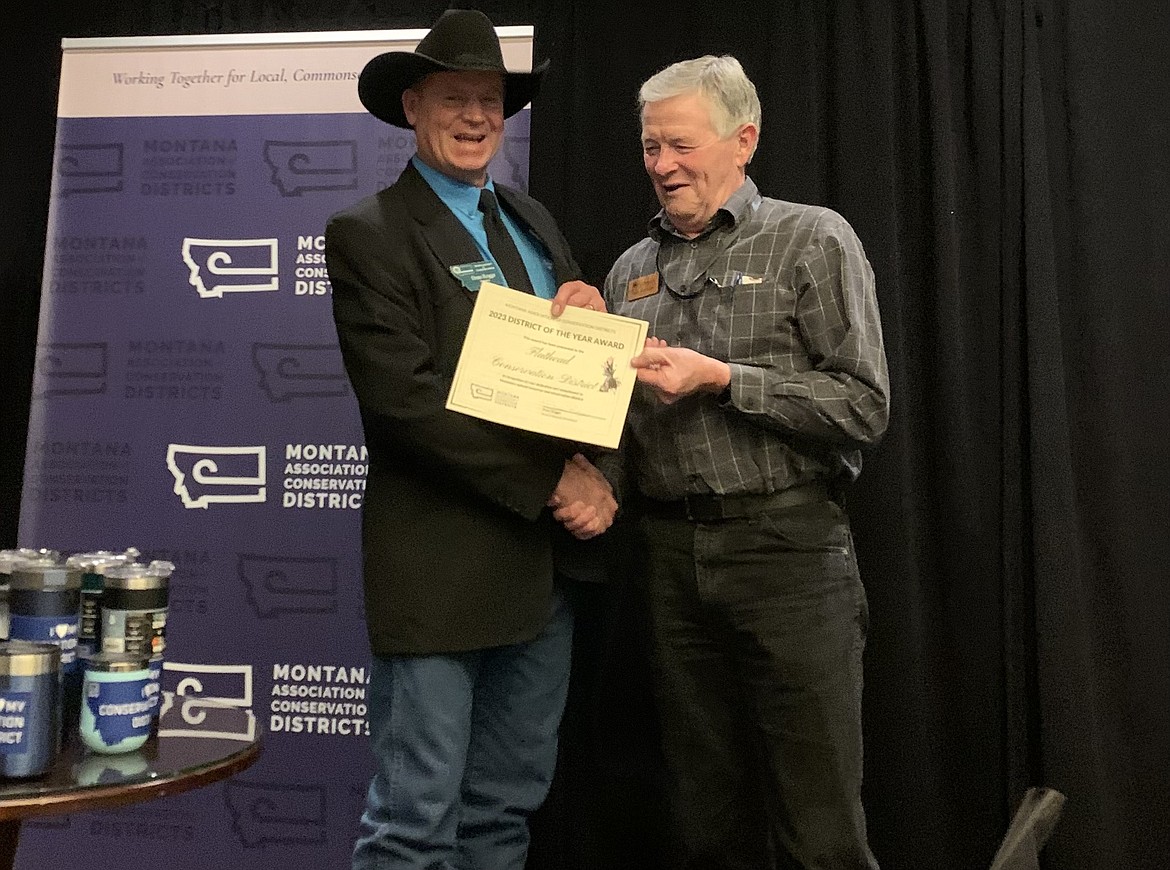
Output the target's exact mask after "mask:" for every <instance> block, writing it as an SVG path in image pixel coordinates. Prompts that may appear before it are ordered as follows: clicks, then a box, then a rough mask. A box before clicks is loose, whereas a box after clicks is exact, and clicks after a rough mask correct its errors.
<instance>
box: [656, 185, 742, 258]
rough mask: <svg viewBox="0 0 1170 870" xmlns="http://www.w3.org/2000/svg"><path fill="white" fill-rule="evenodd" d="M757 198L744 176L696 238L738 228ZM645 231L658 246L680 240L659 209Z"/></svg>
mask: <svg viewBox="0 0 1170 870" xmlns="http://www.w3.org/2000/svg"><path fill="white" fill-rule="evenodd" d="M759 196H760V192H759V189H758V188H757V187H756V183H755V182H754V181H752V180H751V179H750V178H748V177H746V176H745V177H744V180H743V184H741V185H740V186H739V187H738V188H737V189H736V191H735V193H733V194H732V195H731V196H729V197H728V198H727V202H725V203H723V205H721V206H720V207H719V208H718V209H716V211H715V214H713V215H711V220H709V221H708V222H707V226H705V227H704V228H703V231H702V232H701V233H699V235H698V236H696V238H698V239H701V238H704V237H705V236H708V235H710V234H711V233H713V232H714V231H715V230H717V229H719V228H720V227H724V226H728V227H738V226H739V225H740V224H741V223H742V222H743V221H745V220H747V218H748V217H749V215H750V213H751V211H752V210H753V208H754V205H755V203H756V200H757V199H759ZM646 231H647V232H648V233H649V234H650V238H652V239H654V241H656V242H658V243H659V244H661V243H662V242H663V241H664V240H665V239H668V238H671V237H673V238H682V236H680V235H679V233H678V231H677V230H675V228H674V226H673V225H672V224H671V222H670V218H668V217H667V216H666V210H665V209H659V211H658V214H656V215H654V217H652V218H651V219H650V223H649V225H648V226H647V228H646Z"/></svg>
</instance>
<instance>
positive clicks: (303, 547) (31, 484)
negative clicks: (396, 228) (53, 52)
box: [17, 73, 528, 870]
mask: <svg viewBox="0 0 1170 870" xmlns="http://www.w3.org/2000/svg"><path fill="white" fill-rule="evenodd" d="M141 78H142V79H143V80H144V81H149V80H150V79H149V76H147V74H146V73H143V74H142V76H141ZM348 87H353V83H352V82H350V83H349V85H348ZM58 123H59V126H58V142H57V154H56V171H55V178H54V194H53V203H52V214H51V225H50V232H49V239H48V246H47V253H46V263H45V284H44V289H43V296H42V313H41V323H40V331H39V336H38V356H37V363H36V370H35V377H34V390H33V404H32V412H31V423H30V428H29V442H28V454H27V464H26V470H25V481H24V493H23V499H22V504H21V518H20V541H19V543H20V545H21V546H28V547H52V548H56V549H59V550H61V551H62V552H66V553H68V552H78V551H93V550H98V549H109V550H118V551H121V550H123V549H125V548H126V547H129V546H133V547H137V548H138V549H139V550H141V551H142V554H143V556H142V559H143V561H148V560H150V559H166V560H169V561H171V562H173V563H174V564H175V566H176V567H175V571H174V574H173V576H172V580H171V590H170V602H169V619H168V622H167V654H166V658H167V662H166V665H165V672H164V681H163V684H164V702H163V703H164V708H166V709H168V710H169V714H168V718H167V720H166V725H165V727H169V728H173V729H178V730H181V729H182V727H183V725H182V723H183V717H184V716H189V717H203V716H206V715H207V710H206V708H204V707H201V706H200V701H201V700H203V701H207V700H215V701H216V702H218V703H221V704H222V703H224V702H226V703H228V704H229V705H233V706H234V707H237V708H240V709H251V710H252V711H254V712H255V714H256V716H255V718H256V720H257V721H259V723H261V726H262V728H263V731H264V737H263V741H264V749H263V752H262V754H261V757H260V760H259V761H258V762H257V763H256V764H255V765H254V766H253V767H252V768H250V769H249V770H247V771H245V772H244V773H242V774H240V775H238V776H236V777H235V778H233V779H232V780H230V781H228V782H226V783H222V784H219V785H213V786H210V787H207V788H204V789H201V790H198V791H195V792H192V793H189V794H186V795H182V796H178V797H172V798H166V799H165V804H164V803H160V802H153V803H144V804H139V805H135V806H132V807H128V808H126V809H123V810H119V811H113V812H102V813H93V814H80V815H74V816H62V817H50V818H45V819H41V820H30V821H29V822H27V823H26V824H25V825H24V829H23V833H22V836H21V845H20V851H19V853H18V859H17V867H19V868H24V870H35V868H40V867H46V866H50V865H51V864H55V863H61V864H62V865H63V866H64V865H65V864H72V863H75V862H76V860H77V856H79V855H83V854H84V855H85V864H86V865H87V866H89V867H118V868H120V870H148V868H150V870H153V868H156V867H159V866H168V867H174V868H179V870H183V868H191V870H195V868H199V870H202V868H204V867H207V866H227V867H249V868H255V870H269V868H270V870H288V868H289V867H342V866H347V861H348V858H347V856H348V853H349V850H350V847H351V843H352V840H353V837H354V835H355V832H356V822H357V818H358V815H359V813H360V808H361V806H362V802H363V798H364V794H365V789H366V785H367V782H368V779H369V775H370V772H371V761H370V758H369V750H368V746H367V742H366V740H365V736H366V730H367V728H366V720H365V710H366V707H365V704H366V697H365V692H366V680H367V676H368V651H367V646H366V640H365V625H364V622H363V613H362V595H361V580H360V549H359V548H360V542H359V534H358V525H359V516H360V509H361V503H362V496H363V494H364V475H365V469H366V452H365V448H364V446H363V444H362V436H361V429H360V424H359V419H358V415H357V409H356V403H355V401H354V398H353V394H352V392H351V391H350V389H349V386H348V383H347V381H346V378H345V373H344V370H343V368H342V362H341V356H340V354H339V351H338V348H337V337H336V333H335V330H334V326H333V321H332V317H331V311H330V292H331V291H330V286H329V281H328V277H327V274H326V271H325V264H324V257H323V254H322V245H323V235H322V234H323V232H324V226H325V221H326V219H327V217H328V216H329V215H330V214H331V213H332V212H334V211H336V210H337V209H339V208H341V207H342V206H345V205H347V204H349V203H351V202H352V201H354V200H356V199H357V198H359V197H361V196H363V195H365V194H367V193H372V192H374V191H376V190H378V189H380V188H382V187H384V186H386V185H387V184H390V183H392V182H393V181H394V179H395V178H397V176H398V174H399V172H401V170H402V168H403V166H404V165H405V163H406V161H407V159H408V158H409V156H410V155H411V154H412V153H413V150H414V140H413V135H412V134H411V133H410V132H409V131H402V130H397V129H395V128H392V127H388V126H387V125H385V124H382V123H381V122H378V121H376V120H375V119H373V118H372V117H370V116H368V115H365V114H359V113H343V114H279V115H276V114H227V115H202V116H184V117H175V116H166V115H163V116H157V117H101V118H79V117H63V118H61V119H60V120H59V122H58ZM527 173H528V112H527V111H525V112H522V113H521V114H519V115H517V116H516V117H514V118H512V119H510V120H509V122H508V128H507V138H506V144H505V147H504V149H503V150H502V151H501V154H500V155H499V156H498V157H497V160H496V162H495V163H494V164H493V166H492V174H493V176H494V177H495V178H496V179H497V180H498V181H501V182H504V183H509V184H513V185H516V186H519V187H521V188H524V187H526V186H527V185H526V181H527ZM214 712H215V713H217V714H222V713H224V711H222V710H216V711H214ZM247 721H249V720H248V719H247V718H238V719H233V718H232V717H230V716H226V717H225V720H224V722H223V730H224V733H232V729H234V728H240V727H244V726H243V725H241V724H240V723H244V722H247ZM202 727H203V728H204V730H205V729H206V727H207V726H206V723H205V724H204V725H203V726H202ZM99 761H100V763H102V764H107V765H115V766H116V765H117V764H118V763H119V762H118V758H117V756H111V757H109V758H105V759H98V760H97V761H95V764H96V763H98V762H99ZM100 775H101V771H95V776H100Z"/></svg>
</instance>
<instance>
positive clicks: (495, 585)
mask: <svg viewBox="0 0 1170 870" xmlns="http://www.w3.org/2000/svg"><path fill="white" fill-rule="evenodd" d="M496 190H497V193H498V195H499V198H500V200H501V201H502V202H503V204H504V206H505V207H506V208H508V209H509V210H510V211H511V213H512V214H513V215H514V216H516V217H517V218H519V220H521V221H523V223H525V224H527V226H528V227H530V228H531V230H532V231H533V233H534V234H535V235H536V236H537V237H539V239H540V240H541V241H542V242H543V243H544V246H545V248H546V249H547V251H548V254H549V255H550V257H551V259H552V266H553V272H554V274H555V276H556V283H557V285H558V286H559V285H560V284H562V283H563V282H565V281H568V280H572V279H576V278H579V277H580V274H581V272H580V269H579V268H578V267H577V264H576V263H575V262H574V261H573V258H572V254H571V253H570V251H569V246H568V243H567V242H566V241H565V239H564V237H563V236H562V235H561V233H560V231H559V230H558V229H557V227H556V224H555V222H554V221H553V218H552V216H551V215H550V214H549V213H548V211H547V210H546V209H545V208H544V207H543V206H542V205H540V204H539V203H538V202H536V201H535V200H534V199H532V198H531V197H528V196H526V195H525V194H523V193H520V192H519V191H516V190H512V189H509V188H506V187H504V186H502V185H497V187H496ZM325 259H326V263H327V265H328V269H329V279H330V281H331V283H332V284H333V316H334V320H335V322H336V324H337V334H338V338H339V340H340V344H341V353H342V356H343V358H344V360H345V367H346V371H347V372H348V374H349V379H350V382H351V383H352V385H353V389H354V393H355V394H356V395H357V399H358V405H359V408H360V411H361V418H362V427H363V429H364V432H365V440H366V447H367V448H368V451H369V458H370V462H369V474H368V477H367V480H366V493H365V500H364V507H363V513H362V545H363V564H364V582H365V604H366V622H367V626H368V632H369V638H370V645H371V647H372V649H373V652H374V653H375V654H377V655H382V656H386V655H393V654H425V653H441V652H456V651H461V650H470V649H480V648H484V647H489V646H496V645H501V644H508V643H516V642H519V641H522V640H528V639H531V638H532V637H534V636H535V635H536V634H537V633H538V632H539V630H540V629H541V628H542V627H543V625H544V624H545V622H546V621H547V619H548V615H549V607H550V593H551V589H552V580H553V554H552V551H553V547H552V541H553V538H554V535H555V534H556V533H557V530H558V529H560V526H559V524H558V523H556V522H555V520H553V519H552V517H551V515H550V513H549V511H548V510H547V509H546V507H545V502H546V501H547V499H548V497H549V495H550V494H551V493H552V491H553V489H554V488H555V487H556V484H557V481H558V479H559V478H560V475H561V471H562V469H563V466H564V460H565V459H566V458H567V457H568V456H571V455H572V454H573V452H574V451H575V450H576V449H577V445H574V444H572V443H569V442H566V441H562V440H559V439H553V438H547V437H544V436H539V435H534V434H531V433H526V432H522V431H520V430H517V429H512V428H509V427H506V426H500V425H497V424H494V423H488V422H485V421H482V420H477V419H475V418H472V417H468V416H465V415H463V414H457V413H455V412H453V411H448V410H447V409H446V408H445V404H446V398H447V391H448V389H449V388H450V385H451V380H452V377H453V375H454V372H455V364H456V362H457V361H458V359H459V352H460V349H461V348H462V346H463V337H464V335H465V334H466V332H467V325H468V322H469V320H470V318H471V312H472V307H473V306H474V303H475V295H474V294H473V293H471V292H470V291H468V290H467V289H466V288H464V287H463V285H462V284H460V282H459V281H458V280H457V279H456V278H455V277H454V276H453V275H452V274H451V271H450V268H451V267H452V266H455V265H460V264H463V263H470V262H475V261H478V260H481V259H482V256H481V254H480V253H479V249H478V248H477V247H476V245H475V242H474V240H473V239H472V238H471V236H470V235H469V234H468V233H467V231H466V230H465V229H464V228H463V226H462V225H461V224H460V223H459V220H458V219H457V218H456V217H455V215H454V214H452V212H451V210H450V209H449V208H448V207H447V206H446V205H445V204H444V203H443V201H442V200H440V199H439V197H438V196H437V195H436V194H435V192H434V191H433V190H432V189H431V187H430V185H428V184H427V183H426V181H425V180H424V179H423V177H422V176H421V175H420V174H419V173H418V171H417V170H416V169H415V168H414V166H413V165H410V164H408V165H407V168H406V169H405V171H403V173H402V175H401V176H400V177H399V179H398V181H397V182H395V183H394V184H393V185H392V186H391V187H388V188H386V189H385V190H383V191H381V192H380V193H377V194H375V195H373V196H370V197H367V198H365V199H363V200H361V201H360V202H358V203H356V204H355V205H353V206H351V207H349V208H347V209H344V210H343V211H340V212H338V213H337V214H335V215H333V217H331V218H330V219H329V223H328V225H327V227H326V230H325Z"/></svg>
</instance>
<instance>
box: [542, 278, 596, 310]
mask: <svg viewBox="0 0 1170 870" xmlns="http://www.w3.org/2000/svg"><path fill="white" fill-rule="evenodd" d="M570 306H571V307H573V308H591V309H593V310H594V311H605V300H604V299H602V298H601V291H599V290H598V289H597V288H596V287H594V286H593V285H592V284H586V283H585V282H584V281H566V282H565V283H564V284H562V285H561V286H560V287H558V288H557V295H556V296H554V297H553V301H552V316H553V317H560V316H561V312H562V311H564V310H565V309H566V308H568V307H570Z"/></svg>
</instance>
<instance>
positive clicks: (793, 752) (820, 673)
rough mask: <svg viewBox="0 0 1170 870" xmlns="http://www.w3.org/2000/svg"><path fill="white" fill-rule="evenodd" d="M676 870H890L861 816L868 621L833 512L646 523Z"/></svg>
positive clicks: (843, 523) (826, 505)
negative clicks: (874, 850)
mask: <svg viewBox="0 0 1170 870" xmlns="http://www.w3.org/2000/svg"><path fill="white" fill-rule="evenodd" d="M642 532H643V546H644V547H645V552H646V555H647V559H648V562H647V565H648V568H647V571H646V574H645V577H644V581H645V591H646V594H647V602H648V605H649V612H650V617H651V627H652V631H651V634H652V648H653V653H652V658H653V667H654V676H655V682H654V690H655V700H656V702H657V703H658V706H659V709H660V718H661V728H662V740H663V750H664V754H665V756H666V763H667V770H668V798H669V802H670V805H671V811H672V816H673V823H674V824H673V829H674V834H675V837H674V839H675V842H676V844H677V846H678V851H679V854H678V855H677V856H676V857H675V858H674V859H673V860H672V861H671V863H670V866H671V867H672V868H676V870H768V868H773V867H776V866H780V867H784V868H802V870H877V862H876V861H874V858H873V855H872V854H871V852H870V850H869V846H868V844H867V842H866V831H865V816H864V813H863V812H862V807H861V767H862V765H861V760H862V758H861V756H862V752H861V688H862V684H861V659H862V651H863V649H864V646H865V633H866V626H867V621H868V610H867V607H866V600H865V592H864V590H863V589H862V586H861V580H860V578H859V576H858V572H857V563H856V561H855V559H854V554H853V541H852V537H851V535H850V532H849V523H848V520H847V519H846V518H845V515H844V513H843V512H842V511H841V509H840V508H839V507H838V506H837V505H836V504H835V503H833V502H830V501H823V502H815V503H811V504H806V505H799V506H796V507H790V508H785V509H782V510H776V511H772V512H768V513H762V514H759V515H756V516H753V517H748V518H743V519H729V520H721V521H718V522H711V523H696V522H692V521H690V520H686V519H674V518H668V517H662V516H655V515H650V516H647V517H645V518H644V520H643V523H642Z"/></svg>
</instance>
